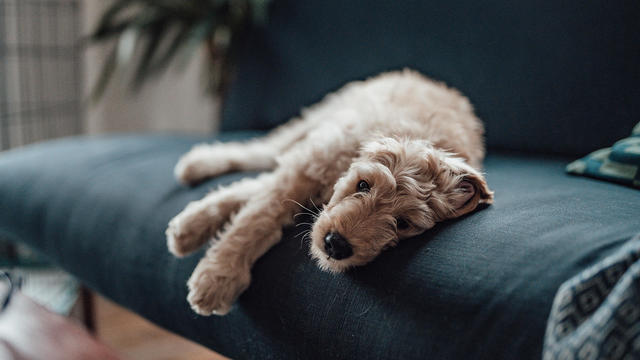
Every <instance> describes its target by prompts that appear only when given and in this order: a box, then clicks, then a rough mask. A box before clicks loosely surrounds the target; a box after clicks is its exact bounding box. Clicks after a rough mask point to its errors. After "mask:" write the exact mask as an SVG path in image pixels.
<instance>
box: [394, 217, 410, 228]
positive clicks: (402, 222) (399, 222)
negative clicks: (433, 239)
mask: <svg viewBox="0 0 640 360" xmlns="http://www.w3.org/2000/svg"><path fill="white" fill-rule="evenodd" d="M396 227H397V228H398V230H405V229H406V228H408V227H409V222H408V221H407V220H406V219H405V218H402V217H399V218H396Z"/></svg>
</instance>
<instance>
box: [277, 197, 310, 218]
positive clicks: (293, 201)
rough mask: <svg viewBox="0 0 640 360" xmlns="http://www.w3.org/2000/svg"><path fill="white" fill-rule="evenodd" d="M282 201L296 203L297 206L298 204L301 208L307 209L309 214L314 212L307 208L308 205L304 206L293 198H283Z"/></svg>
mask: <svg viewBox="0 0 640 360" xmlns="http://www.w3.org/2000/svg"><path fill="white" fill-rule="evenodd" d="M283 201H291V202H292V203H294V204H297V205H298V206H300V207H301V208H303V209H305V210H307V211H308V212H310V213H311V214H315V212H314V211H313V210H311V209H309V208H308V207H306V206H304V205H302V204H300V203H299V202H297V201H295V200H293V199H285V200H283Z"/></svg>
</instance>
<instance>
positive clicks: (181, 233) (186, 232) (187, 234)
mask: <svg viewBox="0 0 640 360" xmlns="http://www.w3.org/2000/svg"><path fill="white" fill-rule="evenodd" d="M271 176H272V174H263V175H260V176H259V177H257V178H255V179H254V178H246V179H242V180H240V181H237V182H235V183H233V184H231V185H229V186H226V187H221V188H220V189H218V190H216V191H213V192H211V193H209V194H208V195H207V196H205V197H204V198H202V199H201V200H198V201H193V202H191V203H189V204H188V205H187V206H186V208H185V209H184V210H183V211H182V212H181V213H179V214H178V215H176V216H175V217H174V218H173V219H172V220H171V221H170V222H169V226H168V227H167V230H166V232H165V233H166V235H167V247H168V248H169V251H170V252H171V253H173V254H174V255H175V256H180V257H181V256H185V255H187V254H189V253H191V252H193V251H195V250H197V249H198V248H200V247H201V246H202V245H204V244H205V243H206V242H207V241H209V240H211V239H213V238H214V237H215V235H216V232H218V231H219V230H220V229H222V227H223V226H224V225H225V224H226V223H227V222H228V221H229V219H230V218H231V216H232V214H233V213H235V212H237V211H238V209H239V208H240V207H241V206H242V205H244V204H245V203H246V202H247V201H248V200H249V198H250V197H251V196H254V195H255V194H256V193H257V192H259V191H260V190H261V189H262V185H261V184H262V182H264V181H265V179H268V178H269V177H271Z"/></svg>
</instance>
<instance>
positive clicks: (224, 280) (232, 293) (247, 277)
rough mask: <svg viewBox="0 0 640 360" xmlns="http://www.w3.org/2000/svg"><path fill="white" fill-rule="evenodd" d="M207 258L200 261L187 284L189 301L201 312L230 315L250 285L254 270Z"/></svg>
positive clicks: (195, 309) (194, 309)
mask: <svg viewBox="0 0 640 360" xmlns="http://www.w3.org/2000/svg"><path fill="white" fill-rule="evenodd" d="M205 261H206V260H203V261H202V262H201V263H200V264H198V266H197V267H196V269H195V270H194V271H193V274H192V275H191V278H190V279H189V282H188V283H187V285H188V286H189V295H188V296H187V301H189V304H190V305H191V308H192V309H193V311H195V312H196V313H198V314H200V315H205V316H208V315H212V314H213V315H226V314H227V313H228V312H229V311H230V310H231V306H232V305H233V303H234V302H235V300H236V299H237V298H238V296H239V295H240V294H241V293H242V292H243V291H244V290H246V289H247V287H249V283H250V282H251V272H250V271H249V269H246V268H240V267H234V266H232V265H231V264H229V263H220V262H210V261H206V262H205Z"/></svg>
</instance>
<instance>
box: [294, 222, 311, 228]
mask: <svg viewBox="0 0 640 360" xmlns="http://www.w3.org/2000/svg"><path fill="white" fill-rule="evenodd" d="M301 225H309V226H313V223H308V222H301V223H297V224H296V227H298V226H301Z"/></svg>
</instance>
